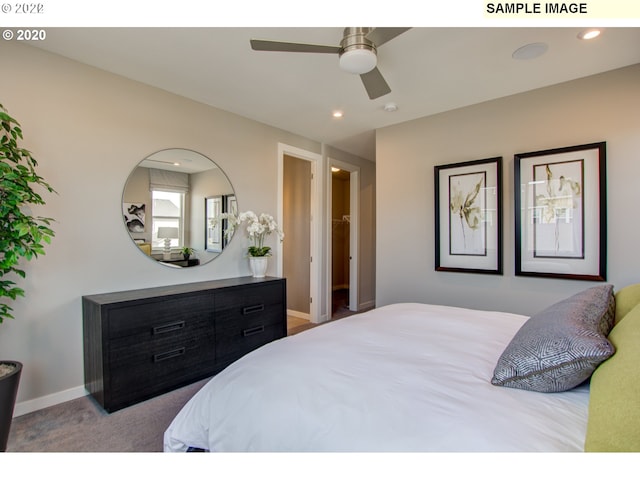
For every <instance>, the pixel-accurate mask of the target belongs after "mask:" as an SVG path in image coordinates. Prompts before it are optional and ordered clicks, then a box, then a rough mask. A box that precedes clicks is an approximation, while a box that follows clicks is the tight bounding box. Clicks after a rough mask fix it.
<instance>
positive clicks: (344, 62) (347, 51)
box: [339, 27, 378, 75]
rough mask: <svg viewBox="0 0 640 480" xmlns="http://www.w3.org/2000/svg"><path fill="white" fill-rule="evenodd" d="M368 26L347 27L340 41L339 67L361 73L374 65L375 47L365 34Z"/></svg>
mask: <svg viewBox="0 0 640 480" xmlns="http://www.w3.org/2000/svg"><path fill="white" fill-rule="evenodd" d="M371 30H372V29H371V28H369V27H347V28H345V29H344V36H343V38H342V41H341V42H340V53H339V56H340V68H341V69H342V70H345V71H346V72H349V73H355V74H358V75H362V74H363V73H367V72H370V71H371V70H373V69H374V68H375V67H376V64H377V63H378V59H377V56H376V47H375V45H374V44H373V42H372V41H371V40H369V39H368V38H367V37H366V35H367V34H368V33H369V32H370V31H371Z"/></svg>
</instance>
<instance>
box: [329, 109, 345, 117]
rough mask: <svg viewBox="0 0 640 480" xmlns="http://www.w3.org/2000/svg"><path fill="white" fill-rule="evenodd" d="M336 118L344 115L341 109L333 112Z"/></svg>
mask: <svg viewBox="0 0 640 480" xmlns="http://www.w3.org/2000/svg"><path fill="white" fill-rule="evenodd" d="M332 115H333V117H334V118H342V116H343V115H344V114H343V113H342V112H341V111H340V110H336V111H334V112H333V113H332Z"/></svg>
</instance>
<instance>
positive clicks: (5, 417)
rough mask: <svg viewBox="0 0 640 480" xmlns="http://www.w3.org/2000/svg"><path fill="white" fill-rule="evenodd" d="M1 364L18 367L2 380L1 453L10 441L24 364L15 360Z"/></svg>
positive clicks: (0, 380) (0, 400) (0, 408)
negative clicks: (14, 409)
mask: <svg viewBox="0 0 640 480" xmlns="http://www.w3.org/2000/svg"><path fill="white" fill-rule="evenodd" d="M0 363H8V364H12V365H15V367H16V368H15V370H14V371H13V372H11V373H10V374H9V375H7V376H6V377H1V378H0V452H5V451H6V450H7V440H9V430H11V419H12V418H13V407H14V406H15V403H16V397H17V395H18V384H19V383H20V373H22V364H21V363H20V362H15V361H13V360H0Z"/></svg>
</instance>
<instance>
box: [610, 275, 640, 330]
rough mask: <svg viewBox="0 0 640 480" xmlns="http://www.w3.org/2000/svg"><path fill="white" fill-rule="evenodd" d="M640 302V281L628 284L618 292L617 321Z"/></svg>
mask: <svg viewBox="0 0 640 480" xmlns="http://www.w3.org/2000/svg"><path fill="white" fill-rule="evenodd" d="M639 303H640V283H635V284H633V285H628V286H626V287H624V288H623V289H622V290H620V291H619V292H616V323H618V322H619V321H620V320H622V318H623V317H624V316H625V315H626V314H627V313H629V312H630V311H631V310H632V309H633V307H635V306H636V305H638V304H639Z"/></svg>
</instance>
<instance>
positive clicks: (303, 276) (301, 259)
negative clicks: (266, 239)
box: [276, 144, 322, 326]
mask: <svg viewBox="0 0 640 480" xmlns="http://www.w3.org/2000/svg"><path fill="white" fill-rule="evenodd" d="M321 158H322V157H321V156H320V155H319V154H315V153H313V152H309V151H306V150H302V149H299V148H296V147H292V146H289V145H285V144H278V170H279V173H278V180H279V188H278V190H279V195H278V218H279V222H280V224H281V225H282V228H283V230H284V233H285V237H284V242H282V243H280V244H279V245H278V246H277V248H276V252H277V262H278V263H277V264H278V269H277V274H278V276H284V277H285V278H286V279H287V316H288V318H289V319H290V320H291V321H293V322H303V323H304V322H306V323H314V324H315V323H319V322H320V321H321V320H320V308H319V307H320V304H321V302H320V301H319V298H320V292H319V288H320V281H319V269H318V266H319V262H320V260H319V259H320V253H319V246H320V241H319V239H318V236H319V229H318V222H317V219H318V218H319V217H320V214H319V212H318V208H319V205H320V202H319V201H318V199H317V195H318V192H319V191H320V190H319V188H318V175H316V171H317V168H318V163H320V161H321ZM294 326H297V325H294Z"/></svg>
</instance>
